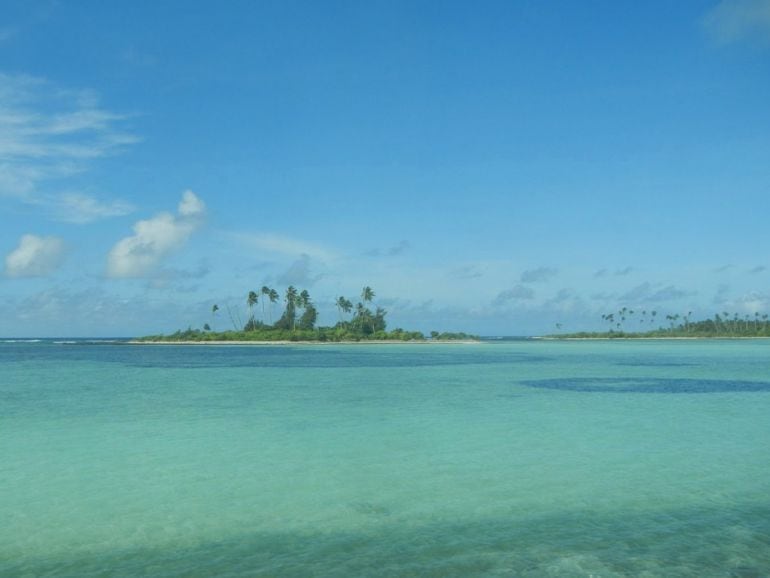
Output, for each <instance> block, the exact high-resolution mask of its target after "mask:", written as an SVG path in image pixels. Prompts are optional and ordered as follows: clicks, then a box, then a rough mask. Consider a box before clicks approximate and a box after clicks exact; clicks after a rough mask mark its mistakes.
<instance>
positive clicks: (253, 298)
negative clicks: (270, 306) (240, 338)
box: [246, 291, 258, 330]
mask: <svg viewBox="0 0 770 578" xmlns="http://www.w3.org/2000/svg"><path fill="white" fill-rule="evenodd" d="M257 299H258V297H257V294H256V292H255V291H249V295H248V297H246V305H247V306H248V307H249V325H251V329H252V330H254V329H256V327H254V310H253V308H254V306H255V305H256V304H257Z"/></svg>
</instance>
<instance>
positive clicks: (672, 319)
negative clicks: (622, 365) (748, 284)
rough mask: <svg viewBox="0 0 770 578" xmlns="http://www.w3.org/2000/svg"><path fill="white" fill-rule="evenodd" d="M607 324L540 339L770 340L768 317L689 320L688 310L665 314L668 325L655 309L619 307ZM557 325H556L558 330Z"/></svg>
mask: <svg viewBox="0 0 770 578" xmlns="http://www.w3.org/2000/svg"><path fill="white" fill-rule="evenodd" d="M601 318H602V321H604V322H605V323H607V324H609V327H608V328H607V331H580V332H573V333H553V334H550V335H545V336H543V337H542V339H753V338H762V337H770V323H768V315H767V314H760V313H759V312H754V314H753V315H750V314H747V313H744V314H740V313H730V312H728V311H723V312H721V313H715V314H714V315H713V317H709V318H705V319H700V320H693V319H692V311H689V312H687V313H684V314H680V313H673V314H667V315H666V316H665V317H664V318H663V319H665V321H666V323H667V324H668V326H664V325H662V324H661V321H662V316H659V315H658V311H657V310H650V311H648V310H646V309H642V310H634V309H631V308H628V307H623V308H621V309H620V310H618V311H616V312H612V313H606V314H604V315H602V316H601ZM561 327H562V325H561V324H560V323H557V324H556V328H557V329H561Z"/></svg>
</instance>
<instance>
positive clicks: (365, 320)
mask: <svg viewBox="0 0 770 578" xmlns="http://www.w3.org/2000/svg"><path fill="white" fill-rule="evenodd" d="M374 297H375V293H374V290H373V289H372V288H371V287H369V286H368V285H367V286H366V287H364V288H363V289H362V291H361V295H360V301H358V302H357V303H356V304H355V306H354V305H353V302H352V301H350V300H349V299H347V298H345V297H343V296H339V297H337V299H336V301H335V303H334V304H335V306H336V307H337V311H338V313H339V321H338V322H337V323H336V324H335V325H333V326H331V327H322V326H317V325H316V322H317V321H318V309H317V308H316V306H315V304H314V303H313V300H312V299H311V297H310V293H309V292H308V291H307V290H306V289H303V290H301V291H300V290H298V289H297V288H295V287H294V286H293V285H290V286H289V287H288V288H287V289H286V292H285V293H284V297H283V311H282V313H281V315H280V317H278V319H277V320H276V321H275V322H273V316H274V311H275V306H276V303H278V302H279V300H280V294H279V293H278V291H276V290H275V289H274V288H271V287H268V286H266V285H265V286H263V287H262V288H261V289H260V290H259V291H249V292H248V294H247V295H246V300H245V305H246V308H247V312H248V313H247V316H246V321H245V322H244V321H243V318H242V317H241V315H240V309H239V308H238V307H231V306H229V305H225V306H224V312H223V310H222V308H220V307H219V305H218V304H214V305H212V307H211V312H210V315H211V317H210V319H209V320H208V321H207V322H206V323H204V324H203V327H202V328H201V329H193V328H192V327H188V328H187V329H185V330H178V331H175V332H174V333H171V334H169V335H163V334H161V335H147V336H144V337H139V338H136V339H135V340H134V341H136V342H140V343H182V342H184V343H191V342H192V343H218V342H239V343H240V342H256V343H261V342H264V343H273V342H281V343H283V342H321V343H324V342H326V343H357V342H434V341H478V340H479V338H478V336H476V335H470V334H467V333H462V332H452V333H450V332H438V331H431V332H430V335H429V336H426V335H425V334H424V333H422V332H421V331H408V330H404V329H401V328H400V327H399V328H396V329H392V330H390V331H388V330H387V323H386V321H385V316H386V315H387V311H385V309H383V308H382V307H375V306H374V305H372V302H373V300H374ZM260 305H261V307H260ZM370 307H374V310H372V309H371V308H370ZM255 309H256V310H257V312H258V313H259V312H260V309H261V315H260V318H257V315H256V314H255ZM222 317H225V321H226V322H229V325H230V326H231V327H232V329H226V330H222V331H216V330H215V327H216V325H217V324H218V323H219V322H220V321H221V320H222Z"/></svg>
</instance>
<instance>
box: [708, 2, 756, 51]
mask: <svg viewBox="0 0 770 578" xmlns="http://www.w3.org/2000/svg"><path fill="white" fill-rule="evenodd" d="M704 24H705V26H706V29H707V30H708V31H709V32H710V33H711V34H712V35H713V36H714V38H716V39H717V40H718V41H719V42H725V43H728V42H735V41H738V40H742V39H745V38H750V37H764V38H766V39H770V0H722V2H720V3H719V4H717V5H716V6H715V7H714V8H713V9H712V10H711V11H709V12H708V14H706V17H705V19H704Z"/></svg>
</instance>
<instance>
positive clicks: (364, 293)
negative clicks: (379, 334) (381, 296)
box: [361, 285, 374, 333]
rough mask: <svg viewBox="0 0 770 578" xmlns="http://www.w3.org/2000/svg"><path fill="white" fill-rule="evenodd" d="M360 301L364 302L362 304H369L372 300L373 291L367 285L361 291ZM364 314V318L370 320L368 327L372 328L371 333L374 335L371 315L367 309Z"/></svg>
mask: <svg viewBox="0 0 770 578" xmlns="http://www.w3.org/2000/svg"><path fill="white" fill-rule="evenodd" d="M361 299H362V300H363V301H364V303H371V301H372V299H374V291H373V290H372V288H371V287H369V285H367V286H366V287H364V288H363V289H362V290H361ZM366 313H367V315H366V316H367V317H368V318H369V319H370V320H371V321H370V325H371V328H372V333H374V319H372V313H371V311H369V309H366Z"/></svg>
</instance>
